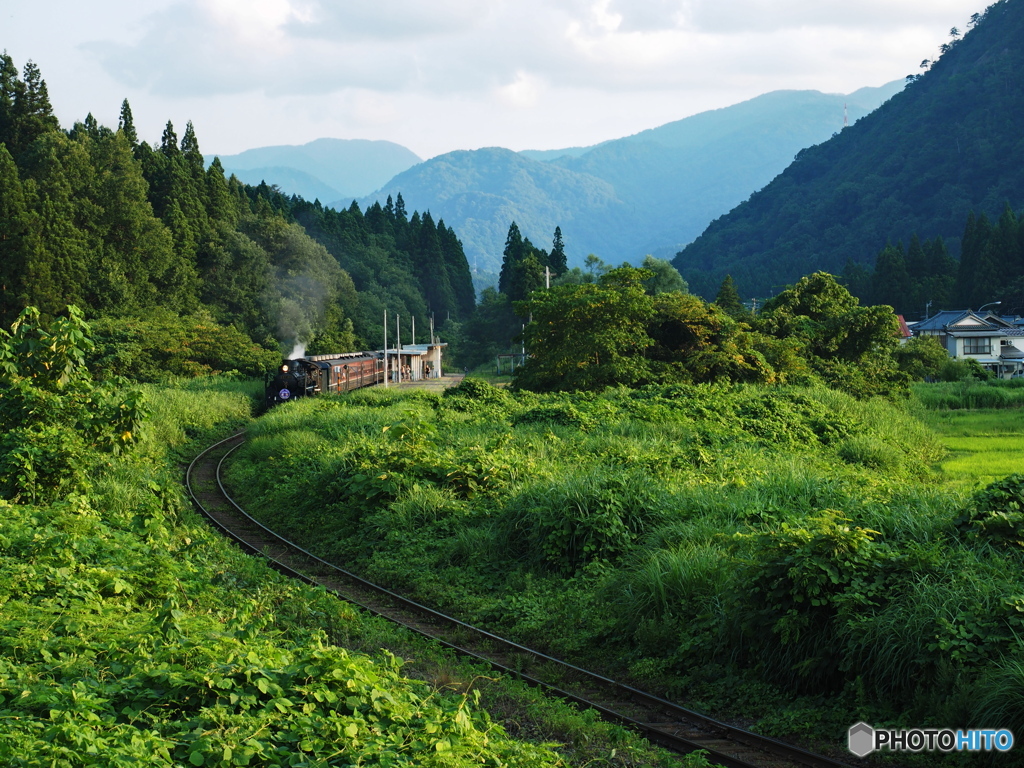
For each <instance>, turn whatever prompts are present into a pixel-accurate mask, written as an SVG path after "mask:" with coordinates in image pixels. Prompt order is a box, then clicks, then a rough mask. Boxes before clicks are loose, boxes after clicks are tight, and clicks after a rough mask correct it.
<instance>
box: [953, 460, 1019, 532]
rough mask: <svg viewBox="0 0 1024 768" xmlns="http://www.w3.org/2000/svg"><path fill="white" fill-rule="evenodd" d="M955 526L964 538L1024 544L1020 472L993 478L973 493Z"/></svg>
mask: <svg viewBox="0 0 1024 768" xmlns="http://www.w3.org/2000/svg"><path fill="white" fill-rule="evenodd" d="M957 527H958V528H959V529H960V531H961V532H962V533H963V534H965V535H966V536H967V537H968V538H970V539H973V540H975V541H984V542H991V543H993V544H997V545H1001V546H1009V547H1015V548H1021V547H1024V474H1013V475H1008V476H1007V477H1004V478H1003V479H1002V480H996V481H995V482H993V483H991V484H989V485H988V486H986V487H985V488H983V489H982V490H980V491H978V492H977V493H976V494H974V497H973V498H972V499H971V503H970V506H969V508H968V510H967V512H966V513H965V514H964V515H963V516H962V517H961V518H959V520H958V521H957Z"/></svg>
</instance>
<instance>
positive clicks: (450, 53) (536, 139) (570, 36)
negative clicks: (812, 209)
mask: <svg viewBox="0 0 1024 768" xmlns="http://www.w3.org/2000/svg"><path fill="white" fill-rule="evenodd" d="M984 7H985V4H983V3H982V2H980V1H979V0H845V1H842V2H841V1H839V0H514V1H512V0H430V1H429V2H427V1H426V0H359V2H352V1H350V0H88V1H87V2H83V1H82V0H74V1H73V2H72V0H34V1H30V0H0V48H6V50H7V52H8V54H10V55H11V56H12V57H13V58H14V61H15V64H16V65H17V66H18V67H19V68H21V67H23V66H24V64H25V62H26V61H27V60H29V59H31V60H33V61H35V62H36V64H38V65H39V67H40V69H41V71H42V74H43V77H44V79H45V80H46V82H47V86H48V88H49V92H50V99H51V101H52V102H53V105H54V108H55V110H56V112H57V115H58V117H59V118H60V120H61V123H62V125H64V126H65V127H69V126H70V125H71V124H72V123H73V122H74V121H75V120H80V119H82V118H83V117H85V115H86V114H87V113H89V112H92V113H93V114H94V115H95V116H96V118H97V119H98V120H99V121H100V122H101V123H103V124H106V125H110V126H112V127H113V126H116V124H117V115H118V111H119V108H120V105H121V101H122V99H124V98H127V99H128V100H129V102H130V103H131V106H132V111H133V113H134V115H135V123H136V127H137V128H138V131H139V134H140V137H141V138H143V139H145V140H148V141H156V140H159V138H160V133H161V131H162V129H163V126H164V124H165V123H166V122H167V120H168V119H170V120H172V121H173V122H174V125H175V128H176V129H177V131H178V135H179V136H180V135H181V133H182V131H183V129H184V127H185V123H186V122H187V121H188V120H191V121H192V122H193V124H194V125H195V128H196V133H197V135H198V138H199V142H200V146H201V148H202V150H203V151H204V152H206V153H219V154H234V153H236V152H240V151H242V150H245V149H249V148H252V147H259V146H267V145H272V144H303V143H305V142H307V141H311V140H313V139H316V138H321V137H332V138H343V139H388V140H390V141H394V142H397V143H399V144H403V145H405V146H406V147H408V148H409V149H411V150H412V151H414V152H416V153H417V154H418V155H420V156H421V157H423V158H428V157H432V156H434V155H437V154H440V153H443V152H448V151H451V150H455V149H475V148H479V147H486V146H503V147H508V148H510V149H516V150H519V149H553V148H562V147H569V146H582V145H589V144H594V143H596V142H599V141H603V140H605V139H611V138H617V137H620V136H625V135H628V134H632V133H636V132H637V131H640V130H643V129H645V128H653V127H655V126H658V125H662V124H664V123H667V122H670V121H672V120H678V119H681V118H683V117H686V116H688V115H692V114H695V113H697V112H702V111H704V110H708V109H715V108H718V107H724V106H728V105H729V104H735V103H736V102H739V101H743V100H745V99H748V98H751V97H753V96H756V95H758V94H761V93H765V92H767V91H772V90H778V89H805V88H807V89H816V90H820V91H825V92H830V93H848V92H850V91H854V90H856V89H858V88H861V87H863V86H877V85H882V84H883V83H886V82H889V81H891V80H895V79H899V78H902V77H904V76H906V75H908V74H911V73H914V72H918V71H920V70H919V64H920V62H921V60H922V59H925V58H928V59H931V58H934V57H935V56H936V54H937V50H938V47H939V45H941V44H942V43H943V42H946V41H947V40H948V39H949V30H950V28H951V27H953V26H956V27H958V28H960V30H961V31H963V30H965V29H966V27H967V23H968V20H969V18H970V16H971V14H973V13H977V12H981V11H983V10H984Z"/></svg>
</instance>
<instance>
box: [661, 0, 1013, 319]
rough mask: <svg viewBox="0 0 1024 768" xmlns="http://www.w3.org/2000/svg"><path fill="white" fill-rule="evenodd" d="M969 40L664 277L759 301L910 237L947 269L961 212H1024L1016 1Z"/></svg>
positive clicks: (1007, 2) (794, 169) (981, 22)
mask: <svg viewBox="0 0 1024 768" xmlns="http://www.w3.org/2000/svg"><path fill="white" fill-rule="evenodd" d="M969 27H970V29H969V30H968V31H967V33H966V34H964V35H962V36H961V33H960V30H959V29H956V28H954V29H953V30H951V31H950V39H949V41H948V42H946V43H943V44H942V46H941V49H940V51H939V53H940V54H941V55H940V56H939V57H938V58H936V60H935V61H933V62H932V61H925V62H922V66H923V67H924V71H923V73H922V74H913V75H911V76H909V77H908V78H907V79H908V81H909V82H908V84H907V87H906V88H905V89H904V90H903V91H902V92H901V93H899V94H897V95H895V96H894V97H893V98H891V99H890V100H889V101H888V102H886V103H885V104H883V105H882V106H881V107H880V108H879V109H877V110H876V111H875V112H873V113H871V114H870V115H868V116H867V117H865V118H863V119H861V120H859V121H858V122H857V123H855V124H853V125H851V126H850V127H849V128H846V129H844V130H842V131H840V132H839V133H838V134H837V135H835V136H834V137H833V138H832V139H831V140H829V141H827V142H824V143H823V144H819V145H817V146H814V147H809V148H807V149H805V150H803V151H801V152H800V153H798V154H797V156H796V159H795V160H794V162H793V163H792V164H791V165H790V166H789V167H788V168H787V169H786V170H785V171H784V172H783V173H782V174H780V175H779V176H778V177H777V178H776V179H775V180H774V181H772V182H771V183H770V184H769V185H768V186H766V187H765V188H764V189H762V190H761V191H760V192H757V193H755V194H754V195H752V196H751V197H750V199H749V200H747V201H746V202H744V203H742V204H741V205H739V206H737V207H736V208H735V209H734V210H733V211H732V212H731V213H729V214H727V215H726V216H723V217H721V218H720V219H718V220H716V221H715V222H713V223H712V224H711V225H710V226H709V227H708V228H707V230H706V231H705V232H704V234H702V235H701V236H700V237H699V238H697V240H695V241H694V242H693V243H691V244H690V245H689V246H687V247H686V248H685V249H684V250H683V251H681V252H680V253H679V254H678V255H677V256H676V258H675V260H674V261H673V263H674V265H675V266H676V268H677V269H679V271H680V272H681V273H682V274H683V277H685V278H686V279H687V280H688V281H689V282H690V284H691V287H692V288H693V290H694V291H695V292H697V293H699V294H701V295H703V296H711V295H713V294H714V291H715V288H716V287H717V285H718V283H719V281H721V279H722V278H723V277H724V275H725V274H726V273H731V274H732V276H733V278H734V279H735V280H736V284H737V287H738V288H739V290H740V292H741V293H742V294H743V295H745V296H758V297H761V296H769V295H771V294H773V293H774V292H775V287H776V286H778V285H779V284H787V283H791V282H793V281H794V280H796V279H797V278H799V277H800V276H801V275H804V274H807V273H808V272H811V271H813V270H816V269H824V270H827V271H830V272H833V273H838V272H840V271H841V270H843V268H844V265H845V264H846V263H847V262H848V261H849V262H852V263H854V264H859V265H862V266H864V267H865V268H868V267H870V265H871V264H872V263H873V261H874V258H875V256H876V255H877V254H878V253H879V251H881V250H882V249H883V248H884V247H885V245H886V244H887V243H890V244H895V243H897V242H899V241H901V240H902V241H904V242H908V240H909V238H910V237H911V236H912V234H913V233H915V232H916V233H917V234H918V236H919V237H920V238H922V239H925V240H934V238H936V237H941V238H943V240H944V241H945V243H946V245H947V248H948V250H949V252H950V254H951V255H952V256H953V257H954V258H956V257H958V256H959V255H960V251H961V236H962V234H963V225H964V222H965V221H966V220H967V217H968V215H969V214H970V212H971V211H974V212H975V215H976V217H980V216H981V215H982V213H985V214H986V215H988V216H989V217H991V218H996V217H998V216H999V215H1000V213H1001V212H1002V210H1003V208H1004V207H1005V205H1006V204H1007V203H1009V204H1010V206H1011V207H1012V208H1013V209H1014V210H1019V209H1020V207H1021V206H1024V197H1022V194H1024V192H1022V190H1024V164H1022V163H1021V162H1020V158H1021V157H1024V139H1022V138H1021V133H1020V126H1019V123H1020V120H1019V116H1020V115H1021V114H1024V79H1022V77H1021V72H1022V71H1024V45H1022V41H1024V1H1022V0H1000V2H997V3H995V4H993V5H992V6H990V7H989V8H988V9H987V10H986V11H985V12H984V13H980V14H975V15H974V16H973V17H972V18H971V20H970V22H969ZM1001 274H1002V277H1001V278H999V279H1000V280H1001V281H1004V282H1012V280H1011V281H1006V280H1005V277H1006V274H1007V272H1006V271H1005V270H1003V271H1002V273H1001ZM1019 276H1020V272H1019V271H1018V272H1016V273H1014V277H1015V278H1016V277H1019ZM985 279H986V280H987V279H988V278H985ZM963 290H965V291H966V293H967V299H966V300H967V301H971V302H975V301H977V299H975V298H973V297H972V293H971V291H972V289H971V288H970V287H967V286H965V287H964V289H963ZM929 298H931V299H937V297H934V296H933V297H929ZM958 298H959V297H958ZM927 300H928V299H926V301H927ZM959 300H964V299H962V298H959ZM921 309H922V310H923V305H922V307H921Z"/></svg>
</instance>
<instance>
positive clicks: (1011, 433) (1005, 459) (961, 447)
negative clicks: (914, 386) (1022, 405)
mask: <svg viewBox="0 0 1024 768" xmlns="http://www.w3.org/2000/svg"><path fill="white" fill-rule="evenodd" d="M921 417H922V418H923V420H924V422H925V423H926V424H927V425H928V426H929V427H931V428H932V429H933V430H934V431H935V433H936V434H937V435H938V436H939V439H940V440H941V441H942V444H943V445H944V446H945V447H946V449H947V450H948V451H949V455H948V456H946V457H945V459H943V460H942V462H941V468H942V470H943V472H945V473H946V475H947V476H948V477H949V478H950V479H951V480H953V481H954V482H963V483H965V484H968V485H977V484H982V485H986V484H988V483H990V482H992V481H993V480H996V479H998V478H1001V477H1005V476H1006V475H1009V474H1012V473H1014V472H1024V409H1005V408H1004V409H978V410H963V411H925V412H923V413H922V414H921Z"/></svg>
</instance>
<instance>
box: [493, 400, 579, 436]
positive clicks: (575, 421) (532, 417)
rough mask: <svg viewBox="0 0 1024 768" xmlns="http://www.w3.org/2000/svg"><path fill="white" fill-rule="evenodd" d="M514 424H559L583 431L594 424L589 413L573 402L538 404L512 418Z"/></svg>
mask: <svg viewBox="0 0 1024 768" xmlns="http://www.w3.org/2000/svg"><path fill="white" fill-rule="evenodd" d="M512 424H513V426H517V427H518V426H519V425H520V424H558V425H560V426H563V427H574V428H576V429H579V430H581V431H583V432H585V431H587V430H588V429H590V428H591V427H593V426H594V420H593V418H592V417H591V416H590V415H589V414H585V413H582V412H581V411H580V410H579V409H578V408H576V407H575V406H574V405H573V404H572V403H557V404H555V405H548V406H537V407H536V408H530V409H528V410H525V411H523V412H521V413H519V414H516V416H515V417H514V418H513V419H512Z"/></svg>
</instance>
